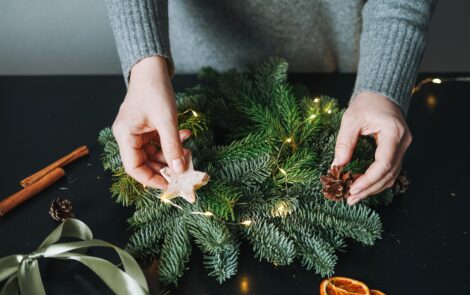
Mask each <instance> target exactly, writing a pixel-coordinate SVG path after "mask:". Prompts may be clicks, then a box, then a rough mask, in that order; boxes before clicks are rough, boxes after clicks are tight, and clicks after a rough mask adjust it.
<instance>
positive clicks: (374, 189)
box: [347, 168, 399, 205]
mask: <svg viewBox="0 0 470 295" xmlns="http://www.w3.org/2000/svg"><path fill="white" fill-rule="evenodd" d="M398 171H399V169H398V168H394V169H393V170H392V171H391V172H390V175H391V178H393V179H391V180H387V178H384V179H382V180H380V181H378V182H376V183H375V184H373V185H372V186H370V187H369V188H367V189H365V190H363V191H362V192H360V193H359V194H356V195H351V196H349V197H348V198H347V203H348V204H349V205H354V204H356V203H358V202H359V201H361V200H363V199H365V198H367V197H368V196H372V195H376V194H378V193H380V192H382V191H384V190H385V189H387V188H389V187H390V186H391V185H393V183H394V180H395V178H396V177H397V176H398Z"/></svg>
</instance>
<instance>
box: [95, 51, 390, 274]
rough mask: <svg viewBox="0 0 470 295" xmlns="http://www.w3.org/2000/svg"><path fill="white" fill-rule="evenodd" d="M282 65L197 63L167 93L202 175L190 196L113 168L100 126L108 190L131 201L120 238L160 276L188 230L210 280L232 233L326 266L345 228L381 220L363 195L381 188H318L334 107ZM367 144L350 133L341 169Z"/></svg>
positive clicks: (271, 257) (359, 165) (279, 259)
mask: <svg viewBox="0 0 470 295" xmlns="http://www.w3.org/2000/svg"><path fill="white" fill-rule="evenodd" d="M286 73H287V63H286V62H285V61H284V60H282V59H276V58H273V59H269V60H268V61H267V62H265V63H263V64H262V65H260V66H258V67H255V68H253V69H252V71H251V72H249V73H239V72H237V71H235V70H230V71H227V72H223V73H220V72H217V71H216V70H214V69H211V68H204V69H203V70H202V71H201V73H200V74H199V79H200V81H201V84H200V85H197V86H196V87H193V88H189V89H186V90H185V91H184V92H181V93H178V94H177V107H178V112H179V116H178V119H179V127H180V128H182V129H183V128H185V129H189V130H191V131H192V133H193V136H192V137H191V138H190V139H188V140H187V141H186V142H185V147H186V148H189V149H191V150H192V154H193V161H194V166H195V167H196V168H197V169H199V170H202V171H207V172H208V173H209V174H210V176H211V181H210V182H209V183H208V184H207V185H206V186H204V187H202V188H201V189H200V190H198V191H197V201H196V203H194V204H188V203H185V202H184V201H183V200H181V199H180V198H177V199H173V200H172V201H173V202H174V203H175V204H176V205H177V206H179V207H177V206H171V205H170V204H167V203H162V202H161V201H160V200H159V197H160V195H161V192H160V191H159V190H154V189H150V188H144V187H143V186H142V185H140V184H139V183H137V182H136V181H135V180H133V179H132V178H130V177H129V176H127V175H126V174H125V173H124V170H123V168H122V163H121V159H120V157H119V150H118V146H117V143H116V141H115V140H114V137H113V134H112V132H111V129H109V128H106V129H104V130H103V131H101V132H100V135H99V142H100V144H101V145H102V146H103V149H104V152H103V155H102V161H103V165H104V168H105V169H106V170H109V171H111V172H112V173H113V184H112V186H111V194H112V196H113V197H114V198H115V200H116V202H117V203H119V204H122V205H124V206H130V205H132V206H135V212H134V215H133V216H132V217H131V218H130V219H129V224H130V226H131V229H132V230H133V234H132V236H131V238H130V240H129V244H128V250H129V251H130V252H131V253H132V254H133V255H135V256H136V257H140V258H142V259H149V257H155V256H159V257H160V263H159V266H160V269H159V271H160V279H161V280H162V281H163V282H164V283H176V282H177V281H178V279H179V278H180V277H181V276H182V275H183V273H184V270H185V269H186V264H187V261H188V259H189V255H190V253H191V242H194V244H195V245H196V246H197V247H199V248H200V250H201V251H202V253H203V254H204V265H205V267H206V269H207V271H208V274H209V276H212V277H214V278H215V279H216V280H217V281H218V282H220V283H222V282H224V281H225V280H227V279H229V278H231V277H232V276H234V275H235V274H236V272H237V264H238V254H239V244H240V243H241V240H242V239H245V240H247V241H248V242H249V243H250V244H251V246H252V248H253V251H254V253H255V256H256V257H257V258H259V259H260V260H265V261H268V262H270V263H274V264H276V265H288V264H291V263H293V262H294V260H298V261H299V262H300V263H301V264H302V265H303V266H304V267H305V268H307V269H312V270H314V271H315V272H316V273H317V274H319V275H321V276H329V275H331V274H333V272H334V267H335V265H336V263H337V260H338V257H337V256H336V251H338V250H341V249H344V248H345V246H346V243H345V241H346V240H349V239H352V240H355V241H357V242H360V243H362V244H364V245H372V244H373V243H374V242H375V241H376V240H377V239H379V238H380V235H381V232H382V224H381V221H380V218H379V215H378V214H377V213H376V212H375V211H373V210H372V209H371V207H376V206H379V205H385V204H388V203H390V202H391V200H392V197H393V195H392V193H391V190H387V191H385V192H383V193H381V194H379V195H377V196H373V197H370V198H368V199H366V200H364V201H362V202H361V204H359V205H356V206H352V207H351V206H348V205H346V204H345V203H344V202H332V201H329V200H326V199H325V198H324V197H323V194H322V191H321V190H322V184H321V182H320V181H319V177H320V175H322V174H324V173H325V172H326V170H327V169H328V168H329V166H330V164H331V161H332V160H333V156H334V148H335V142H336V133H337V131H338V128H339V125H340V122H341V116H342V113H343V109H341V108H339V107H338V106H337V103H336V100H334V99H332V98H330V97H326V96H321V97H318V98H314V97H310V96H309V95H308V91H307V90H306V88H305V87H302V86H292V85H291V84H289V83H288V81H287V74H286ZM374 149H375V145H374V142H373V140H371V139H369V138H366V139H361V140H360V141H359V143H358V145H357V148H356V151H355V153H354V155H353V160H352V161H351V163H350V164H349V165H348V166H347V167H346V169H347V170H349V171H352V172H353V173H364V171H365V170H366V169H367V167H368V165H370V163H371V161H372V159H373V153H374ZM207 211H209V212H211V213H212V214H213V216H210V214H208V215H204V213H205V212H207ZM247 220H250V221H251V224H242V222H244V221H247Z"/></svg>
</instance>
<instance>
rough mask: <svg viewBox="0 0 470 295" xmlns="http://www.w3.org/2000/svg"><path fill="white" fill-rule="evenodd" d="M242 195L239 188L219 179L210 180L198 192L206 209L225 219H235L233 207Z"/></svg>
mask: <svg viewBox="0 0 470 295" xmlns="http://www.w3.org/2000/svg"><path fill="white" fill-rule="evenodd" d="M241 196H242V194H241V192H240V190H239V189H237V188H235V187H234V186H232V185H230V184H229V183H224V182H220V181H212V183H211V185H210V187H208V188H204V189H202V190H201V191H199V192H198V198H200V199H201V200H203V201H204V204H205V206H206V209H207V210H208V211H211V212H212V213H214V214H215V215H216V216H218V217H220V218H222V219H225V220H232V221H233V220H235V215H234V211H233V208H234V207H235V204H236V203H237V201H238V200H239V199H240V197H241Z"/></svg>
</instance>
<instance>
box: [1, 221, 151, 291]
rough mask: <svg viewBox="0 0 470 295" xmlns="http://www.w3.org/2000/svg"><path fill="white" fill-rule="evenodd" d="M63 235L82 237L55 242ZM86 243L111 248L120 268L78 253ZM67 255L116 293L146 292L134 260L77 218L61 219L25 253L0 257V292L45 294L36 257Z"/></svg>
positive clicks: (65, 257)
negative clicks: (37, 243)
mask: <svg viewBox="0 0 470 295" xmlns="http://www.w3.org/2000/svg"><path fill="white" fill-rule="evenodd" d="M64 237H70V238H77V239H80V240H83V241H79V242H70V243H59V244H55V243H56V242H57V241H59V239H61V238H64ZM89 247H107V248H112V249H113V250H115V251H116V252H117V254H118V255H119V257H120V259H121V261H122V266H123V268H124V270H122V269H120V268H119V267H117V266H116V265H114V264H112V263H111V262H109V261H107V260H105V259H102V258H98V257H93V256H88V255H85V254H82V253H83V252H84V251H86V250H87V248H89ZM41 257H44V258H57V259H70V260H76V261H79V262H81V263H83V264H84V265H85V266H87V267H88V268H90V269H91V270H92V271H93V272H94V273H95V274H96V275H97V276H98V277H99V278H100V279H101V280H103V282H104V283H105V284H106V285H107V286H108V287H109V288H110V289H111V290H112V291H113V292H114V293H116V294H118V295H121V294H122V295H127V294H137V295H140V294H148V293H149V291H148V286H147V281H146V280H145V276H144V274H143V272H142V270H141V269H140V267H139V265H138V264H137V262H136V261H135V260H134V258H132V256H131V255H130V254H129V253H127V252H126V251H124V250H122V249H120V248H118V247H116V246H114V245H112V244H110V243H107V242H105V241H101V240H97V239H93V234H92V232H91V230H90V228H88V226H87V225H86V224H85V223H83V222H82V221H80V220H78V219H67V220H65V221H64V222H62V223H61V224H60V225H59V226H58V227H57V228H56V229H55V230H54V231H53V232H52V233H51V234H50V235H49V236H47V238H46V239H45V240H44V241H43V242H42V244H41V245H40V246H39V247H38V249H37V250H36V251H35V252H33V253H31V254H28V255H10V256H7V257H4V258H1V259H0V283H1V282H3V281H4V280H6V283H5V285H4V286H3V288H2V290H1V292H0V295H16V294H18V292H20V293H21V294H22V295H42V294H46V291H45V290H44V286H43V284H42V280H41V275H40V273H39V265H38V258H41Z"/></svg>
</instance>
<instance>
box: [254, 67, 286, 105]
mask: <svg viewBox="0 0 470 295" xmlns="http://www.w3.org/2000/svg"><path fill="white" fill-rule="evenodd" d="M287 68H288V64H287V62H286V61H285V60H284V59H282V58H269V59H268V60H267V61H266V62H264V63H263V64H261V65H259V66H258V67H256V69H255V73H254V75H253V80H254V81H255V89H256V94H257V97H258V100H259V101H260V102H261V103H264V104H270V103H272V97H273V95H274V91H275V89H276V88H277V87H278V86H279V85H282V84H285V83H286V82H287Z"/></svg>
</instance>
